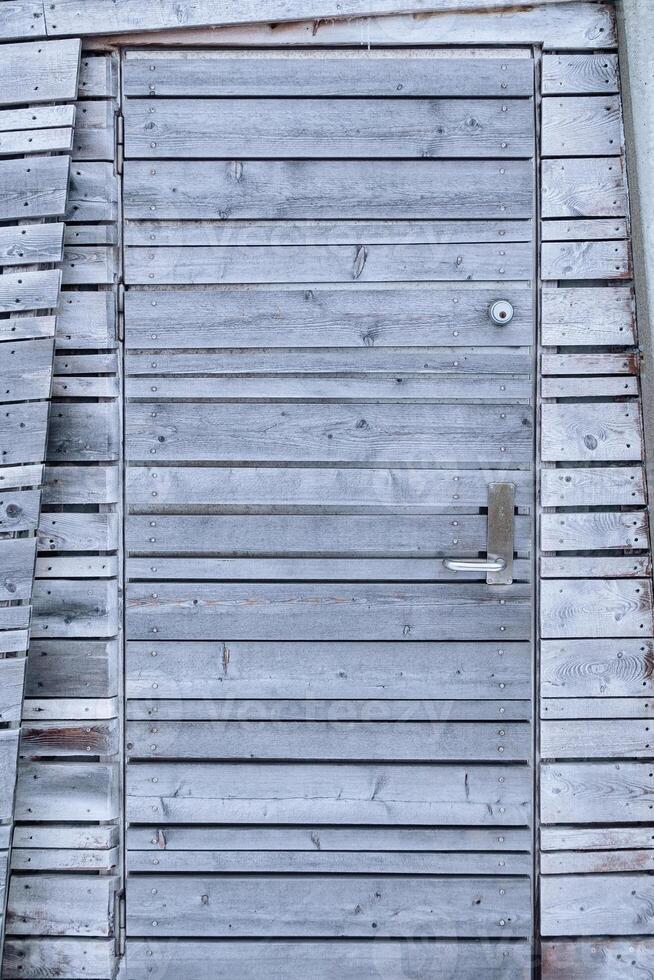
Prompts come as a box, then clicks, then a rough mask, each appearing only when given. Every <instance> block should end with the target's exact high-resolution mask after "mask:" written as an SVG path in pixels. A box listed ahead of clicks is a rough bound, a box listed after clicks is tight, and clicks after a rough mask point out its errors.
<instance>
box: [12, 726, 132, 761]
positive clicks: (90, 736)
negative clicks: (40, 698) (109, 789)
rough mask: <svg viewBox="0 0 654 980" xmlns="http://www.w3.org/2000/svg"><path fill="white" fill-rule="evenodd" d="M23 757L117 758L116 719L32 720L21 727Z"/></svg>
mask: <svg viewBox="0 0 654 980" xmlns="http://www.w3.org/2000/svg"><path fill="white" fill-rule="evenodd" d="M20 751H21V755H22V756H23V757H27V758H38V757H39V756H48V757H55V756H81V755H85V754H89V755H103V756H106V755H114V754H115V753H116V752H117V751H118V723H117V719H115V718H114V719H110V720H108V721H95V720H93V721H90V720H89V721H86V720H85V721H83V722H80V721H73V720H70V719H68V720H66V721H52V720H48V721H29V720H26V719H24V720H23V724H22V726H21V738H20Z"/></svg>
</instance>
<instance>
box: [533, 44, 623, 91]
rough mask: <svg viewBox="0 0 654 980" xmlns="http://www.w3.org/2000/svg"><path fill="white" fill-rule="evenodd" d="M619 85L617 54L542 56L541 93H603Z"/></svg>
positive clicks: (617, 89) (615, 88)
mask: <svg viewBox="0 0 654 980" xmlns="http://www.w3.org/2000/svg"><path fill="white" fill-rule="evenodd" d="M619 89H620V80H619V75H618V56H617V54H609V53H605V54H567V55H558V54H545V55H544V56H543V77H542V83H541V91H542V93H543V95H582V94H586V93H588V94H597V95H605V94H609V93H613V92H618V91H619Z"/></svg>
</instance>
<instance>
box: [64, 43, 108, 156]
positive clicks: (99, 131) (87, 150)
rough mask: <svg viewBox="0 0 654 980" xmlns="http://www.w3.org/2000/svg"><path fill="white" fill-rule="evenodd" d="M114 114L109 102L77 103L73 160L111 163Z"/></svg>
mask: <svg viewBox="0 0 654 980" xmlns="http://www.w3.org/2000/svg"><path fill="white" fill-rule="evenodd" d="M94 60H95V59H94ZM115 112H116V109H115V105H114V103H113V102H110V101H106V102H105V101H102V102H99V101H98V102H92V101H84V102H78V103H77V108H76V113H75V140H74V143H73V147H72V149H73V160H110V161H112V162H113V158H114V152H115V139H116V134H115V131H114V127H115V118H116V117H115Z"/></svg>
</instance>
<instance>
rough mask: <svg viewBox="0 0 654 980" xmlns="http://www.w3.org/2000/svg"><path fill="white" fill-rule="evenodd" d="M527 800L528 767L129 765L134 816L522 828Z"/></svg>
mask: <svg viewBox="0 0 654 980" xmlns="http://www.w3.org/2000/svg"><path fill="white" fill-rule="evenodd" d="M466 773H467V779H466ZM500 777H503V779H504V782H502V783H499V782H498V781H499V778H500ZM153 778H156V779H157V784H156V785H153V782H152V780H153ZM182 783H183V785H184V792H183V793H182V792H181V784H182ZM375 790H376V792H375ZM530 800H531V787H530V777H529V772H528V769H527V767H523V766H490V765H484V766H474V765H470V766H467V767H461V766H452V765H450V766H442V765H431V766H429V765H422V766H419V765H381V766H380V765H378V766H369V765H368V766H367V765H351V764H348V763H343V764H341V765H333V764H332V765H329V764H325V763H320V764H316V765H312V766H305V765H301V764H292V765H284V764H276V765H274V766H273V765H264V764H256V763H250V764H247V763H237V764H233V763H232V764H230V763H222V764H219V765H215V764H211V763H195V762H186V763H167V764H166V765H162V764H161V763H143V764H140V765H138V766H129V767H128V770H127V798H126V805H127V813H128V819H129V820H130V821H132V822H134V823H144V822H145V823H152V821H153V820H158V819H161V818H162V817H163V816H164V815H165V817H166V822H168V821H174V822H185V823H203V822H213V823H216V822H221V823H252V822H255V823H256V822H263V823H277V824H287V823H292V824H298V823H300V824H301V823H311V822H313V821H316V822H319V823H329V824H349V825H354V824H366V825H368V824H375V825H377V824H384V825H385V826H386V825H395V824H402V825H411V824H434V825H438V824H447V825H448V826H462V825H465V826H500V827H502V826H524V825H525V824H527V823H528V821H529V815H530V807H531V802H530Z"/></svg>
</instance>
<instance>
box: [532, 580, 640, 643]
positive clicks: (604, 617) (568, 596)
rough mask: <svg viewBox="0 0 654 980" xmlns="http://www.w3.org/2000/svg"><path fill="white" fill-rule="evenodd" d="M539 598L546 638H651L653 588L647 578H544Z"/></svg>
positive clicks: (543, 633) (543, 630) (543, 631)
mask: <svg viewBox="0 0 654 980" xmlns="http://www.w3.org/2000/svg"><path fill="white" fill-rule="evenodd" d="M541 596H542V599H541V628H542V635H543V636H544V637H545V638H550V637H561V638H563V639H572V638H575V637H597V638H603V637H605V636H614V637H633V636H642V637H650V636H651V635H652V628H653V625H654V624H653V621H652V587H651V583H650V582H649V581H648V580H647V579H613V580H611V579H606V580H601V579H576V580H572V581H571V580H570V579H564V580H561V581H558V580H557V579H546V580H544V581H543V582H542V583H541Z"/></svg>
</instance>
